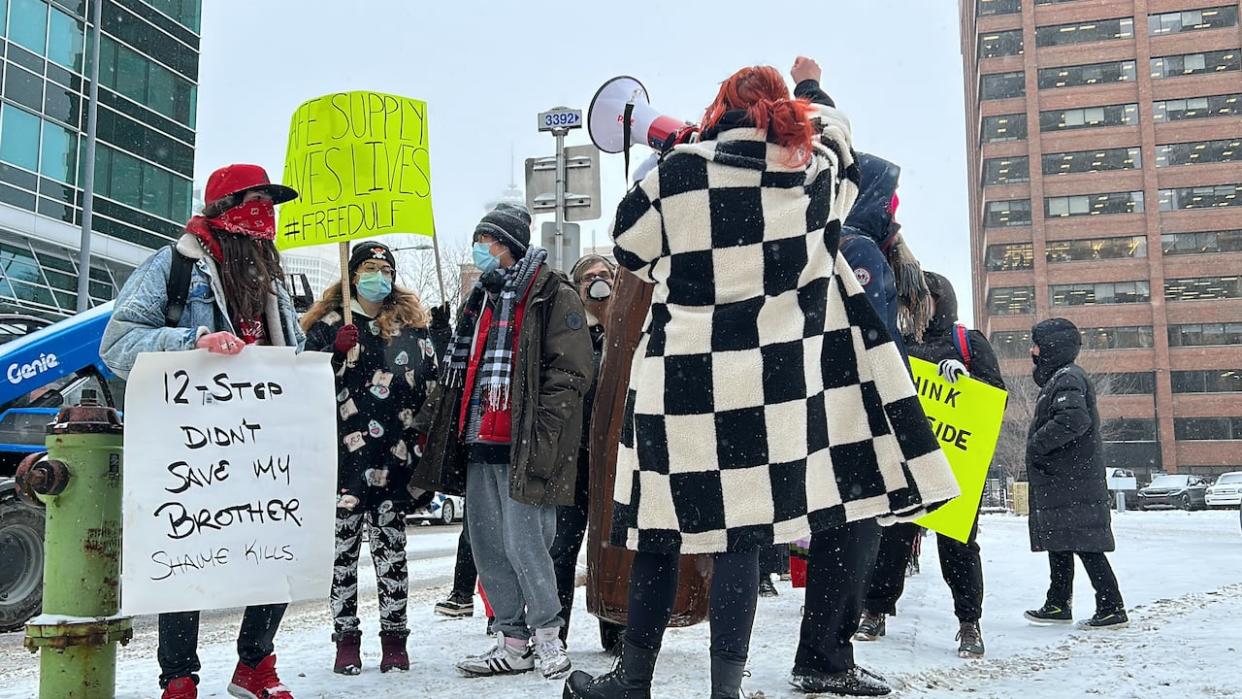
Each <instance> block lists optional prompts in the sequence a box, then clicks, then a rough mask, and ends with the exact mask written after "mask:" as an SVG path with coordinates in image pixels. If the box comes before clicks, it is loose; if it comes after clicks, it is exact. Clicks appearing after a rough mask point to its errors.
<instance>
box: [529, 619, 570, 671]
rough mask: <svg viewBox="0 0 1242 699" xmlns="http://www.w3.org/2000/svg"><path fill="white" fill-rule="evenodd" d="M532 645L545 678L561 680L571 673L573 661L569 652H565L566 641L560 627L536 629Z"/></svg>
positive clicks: (531, 640) (531, 641)
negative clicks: (563, 639) (562, 636)
mask: <svg viewBox="0 0 1242 699" xmlns="http://www.w3.org/2000/svg"><path fill="white" fill-rule="evenodd" d="M530 645H531V649H532V650H534V651H535V660H536V661H537V662H538V664H539V672H541V673H543V678H544V679H545V680H559V679H560V678H562V677H564V676H565V675H567V674H569V669H570V668H571V667H573V663H571V662H569V654H568V653H566V652H565V642H564V641H562V640H561V629H560V628H559V627H555V626H554V627H550V628H546V629H535V636H534V638H532V639H530Z"/></svg>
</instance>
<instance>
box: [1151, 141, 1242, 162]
mask: <svg viewBox="0 0 1242 699" xmlns="http://www.w3.org/2000/svg"><path fill="white" fill-rule="evenodd" d="M1239 160H1242V139H1238V138H1226V139H1221V140H1218V141H1194V142H1191V143H1170V144H1168V145H1163V146H1156V167H1169V166H1172V165H1197V164H1199V163H1232V162H1237V161H1239Z"/></svg>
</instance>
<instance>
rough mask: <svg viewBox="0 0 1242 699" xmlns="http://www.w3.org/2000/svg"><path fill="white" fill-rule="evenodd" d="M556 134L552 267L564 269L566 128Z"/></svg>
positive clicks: (554, 132)
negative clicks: (554, 234) (562, 247)
mask: <svg viewBox="0 0 1242 699" xmlns="http://www.w3.org/2000/svg"><path fill="white" fill-rule="evenodd" d="M552 133H553V134H554V135H555V136H556V243H555V244H554V245H553V246H552V269H563V268H564V264H563V262H562V260H561V241H563V240H564V239H565V130H564V129H560V130H557V131H553V132H552Z"/></svg>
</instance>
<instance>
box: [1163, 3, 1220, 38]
mask: <svg viewBox="0 0 1242 699" xmlns="http://www.w3.org/2000/svg"><path fill="white" fill-rule="evenodd" d="M1237 25H1238V8H1237V6H1236V5H1230V6H1226V7H1208V8H1204V9H1202V10H1186V11H1185V12H1166V13H1163V14H1158V15H1147V32H1148V33H1149V34H1151V35H1153V36H1154V35H1157V34H1177V33H1180V32H1193V31H1200V30H1203V29H1220V28H1221V27H1236V26H1237Z"/></svg>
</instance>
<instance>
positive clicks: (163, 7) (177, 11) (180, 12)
mask: <svg viewBox="0 0 1242 699" xmlns="http://www.w3.org/2000/svg"><path fill="white" fill-rule="evenodd" d="M146 2H147V4H148V5H150V6H151V7H154V8H155V9H157V10H159V11H160V12H163V13H164V14H166V15H168V16H169V17H171V18H172V19H173V20H174V21H176V22H178V23H180V24H181V25H182V26H184V27H186V28H187V29H189V30H190V31H192V32H194V33H195V34H197V33H198V30H199V27H198V24H199V15H200V7H199V3H200V2H201V0H146Z"/></svg>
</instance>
